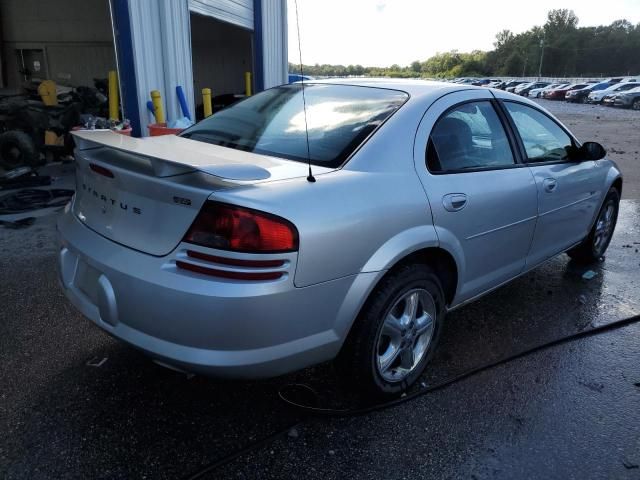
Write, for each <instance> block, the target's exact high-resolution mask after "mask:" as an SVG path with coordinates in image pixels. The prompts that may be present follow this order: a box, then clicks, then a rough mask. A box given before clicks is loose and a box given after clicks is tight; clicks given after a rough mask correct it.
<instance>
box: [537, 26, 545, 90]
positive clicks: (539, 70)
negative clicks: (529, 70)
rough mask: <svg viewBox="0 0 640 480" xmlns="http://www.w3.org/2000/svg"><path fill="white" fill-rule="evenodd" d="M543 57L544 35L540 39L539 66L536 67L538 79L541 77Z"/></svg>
mask: <svg viewBox="0 0 640 480" xmlns="http://www.w3.org/2000/svg"><path fill="white" fill-rule="evenodd" d="M543 58H544V36H543V37H542V38H541V39H540V66H539V67H538V80H540V78H541V77H542V59H543Z"/></svg>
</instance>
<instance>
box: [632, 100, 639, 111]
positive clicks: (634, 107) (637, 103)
mask: <svg viewBox="0 0 640 480" xmlns="http://www.w3.org/2000/svg"><path fill="white" fill-rule="evenodd" d="M631 108H632V109H633V110H640V98H638V99H636V100H634V101H633V103H632V104H631Z"/></svg>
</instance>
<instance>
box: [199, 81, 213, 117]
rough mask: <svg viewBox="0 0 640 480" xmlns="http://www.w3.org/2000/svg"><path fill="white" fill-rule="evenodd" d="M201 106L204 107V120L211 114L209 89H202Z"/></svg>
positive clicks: (211, 106)
mask: <svg viewBox="0 0 640 480" xmlns="http://www.w3.org/2000/svg"><path fill="white" fill-rule="evenodd" d="M202 106H203V107H204V118H207V117H210V116H211V115H212V114H213V105H212V104H211V89H210V88H203V89H202Z"/></svg>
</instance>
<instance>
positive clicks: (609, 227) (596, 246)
mask: <svg viewBox="0 0 640 480" xmlns="http://www.w3.org/2000/svg"><path fill="white" fill-rule="evenodd" d="M615 213H616V207H615V205H614V204H613V203H608V204H607V205H606V207H605V208H603V209H602V211H601V212H600V215H599V216H598V220H597V221H596V229H595V232H594V235H593V252H594V253H595V254H596V256H597V255H601V254H602V253H603V252H604V250H605V249H606V248H607V246H608V245H609V241H610V240H611V235H612V234H613V229H614V227H615V223H616V215H615Z"/></svg>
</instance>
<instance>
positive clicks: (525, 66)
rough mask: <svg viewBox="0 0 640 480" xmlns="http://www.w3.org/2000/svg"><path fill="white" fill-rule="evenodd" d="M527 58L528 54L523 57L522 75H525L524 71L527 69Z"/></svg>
mask: <svg viewBox="0 0 640 480" xmlns="http://www.w3.org/2000/svg"><path fill="white" fill-rule="evenodd" d="M528 60H529V55H526V56H525V57H524V66H523V67H522V76H523V77H524V76H525V72H526V71H527V61H528Z"/></svg>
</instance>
